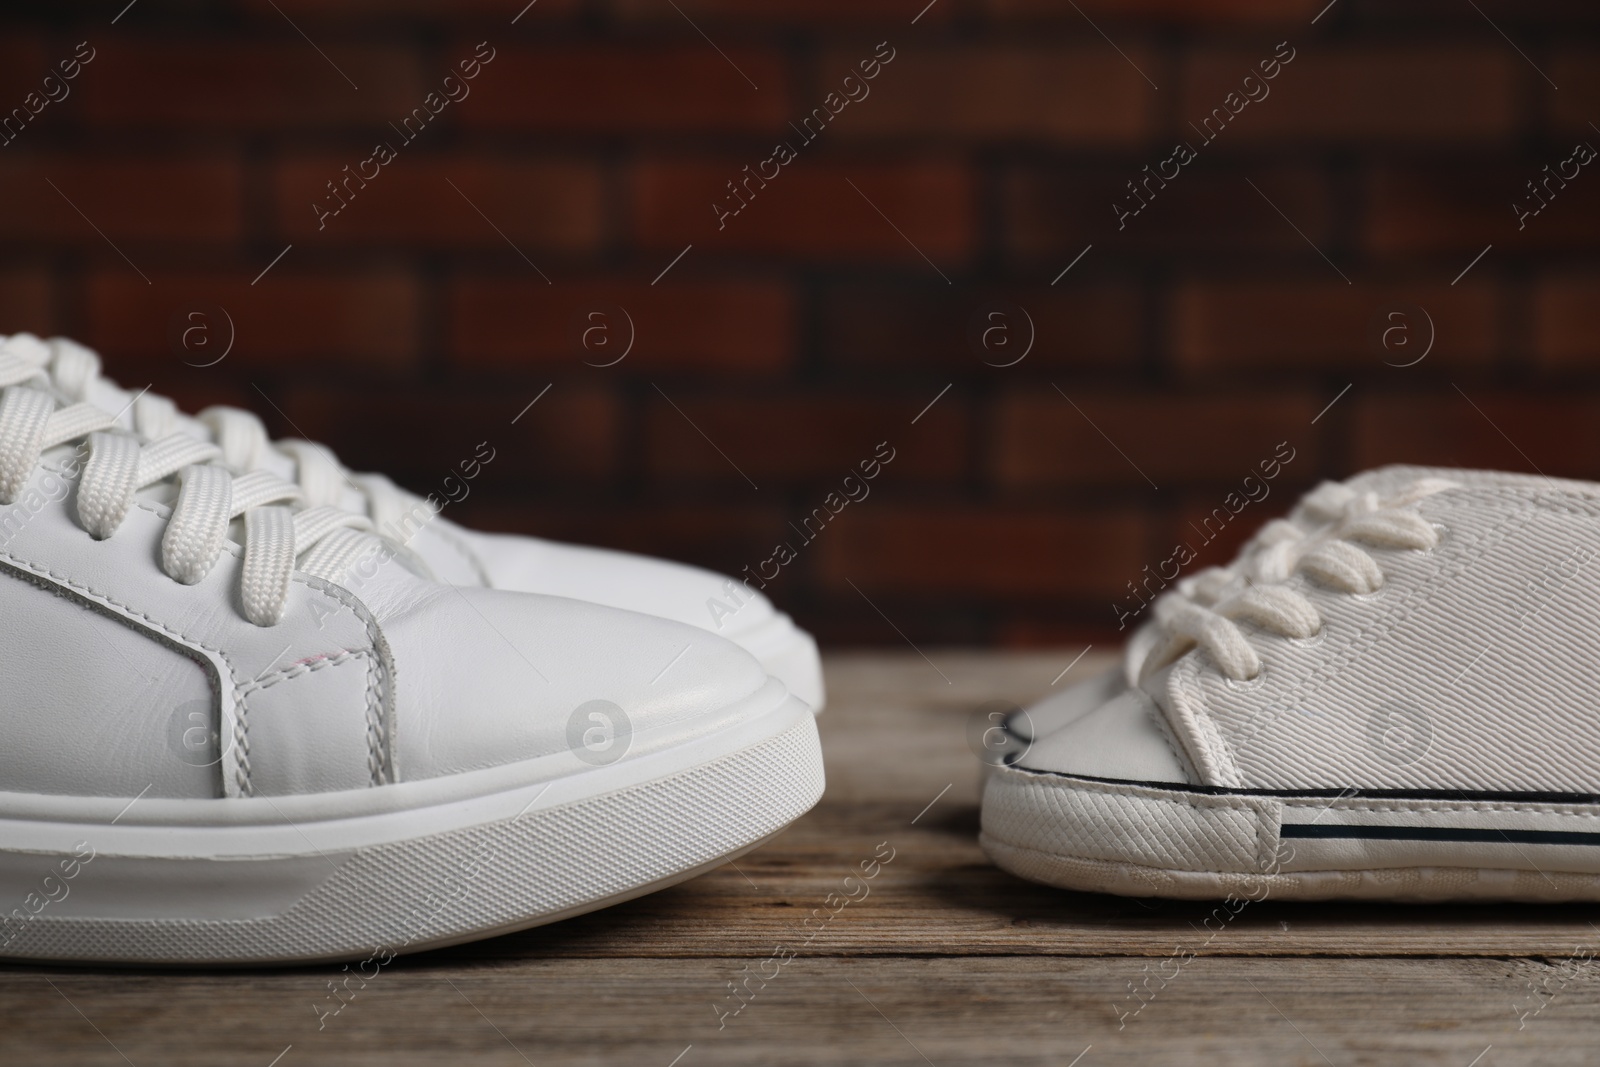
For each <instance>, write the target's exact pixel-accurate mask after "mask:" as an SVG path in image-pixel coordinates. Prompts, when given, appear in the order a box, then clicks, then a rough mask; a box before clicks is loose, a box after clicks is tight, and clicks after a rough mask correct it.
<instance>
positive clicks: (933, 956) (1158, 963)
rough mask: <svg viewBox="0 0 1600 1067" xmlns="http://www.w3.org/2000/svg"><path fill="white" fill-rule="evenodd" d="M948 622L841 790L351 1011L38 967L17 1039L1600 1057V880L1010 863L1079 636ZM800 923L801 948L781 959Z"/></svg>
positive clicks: (721, 1050) (267, 975) (216, 986)
mask: <svg viewBox="0 0 1600 1067" xmlns="http://www.w3.org/2000/svg"><path fill="white" fill-rule="evenodd" d="M928 652H929V655H930V656H931V658H932V664H936V665H937V666H936V667H935V666H934V665H931V664H930V662H929V661H928V660H927V659H924V658H923V657H922V656H921V655H918V654H916V653H910V652H908V653H906V654H904V655H900V654H881V653H874V654H870V655H869V654H853V655H842V656H835V657H832V658H831V659H830V660H829V663H828V677H829V683H830V691H831V694H832V704H831V706H830V708H829V710H828V711H827V712H826V713H825V714H824V715H823V717H822V720H821V726H822V733H823V738H824V743H825V745H826V748H827V758H828V793H827V796H826V798H825V799H824V800H823V802H822V804H821V805H820V806H819V807H818V808H817V809H816V810H815V811H813V812H812V813H811V814H810V815H808V816H807V817H806V818H804V819H802V820H801V821H800V822H799V823H797V824H796V825H795V826H794V827H792V828H791V829H789V830H788V831H787V832H785V833H784V834H783V835H781V836H780V837H778V838H777V839H776V840H774V841H773V842H771V843H770V844H768V845H767V846H765V847H764V848H762V849H760V850H758V851H757V852H754V853H752V854H750V855H749V856H746V857H745V858H743V859H741V860H740V861H739V862H738V864H737V866H725V867H723V868H721V869H719V870H717V871H714V872H712V873H711V874H708V875H706V876H704V877H701V878H699V879H696V880H695V881H692V882H689V883H686V884H684V885H681V886H678V887H676V888H674V889H670V890H667V891H665V892H662V893H658V894H656V895H654V896H651V897H647V898H645V899H642V900H638V901H634V902H632V903H629V904H626V905H622V906H620V907H616V908H611V909H609V910H606V911H602V912H598V913H595V914H593V915H589V916H585V917H583V918H580V919H575V920H571V921H569V922H565V923H560V924H557V925H554V926H548V927H544V928H541V929H537V930H531V931H528V932H526V933H522V934H517V935H513V936H509V937H502V938H497V939H495V940H492V941H486V942H479V943H477V944H472V945H466V946H462V947H459V948H455V949H450V950H446V951H441V952H434V953H429V954H425V955H421V956H416V957H409V958H401V959H399V960H396V961H395V962H394V963H392V964H390V965H389V966H388V967H386V968H384V970H383V971H382V972H381V973H380V974H379V975H378V977H376V978H374V979H373V980H372V981H370V982H369V983H368V984H367V985H366V987H365V988H364V989H361V990H360V991H359V992H358V993H357V995H356V997H355V999H354V1000H352V1001H350V1003H349V1004H348V1005H346V1007H345V1008H344V1009H343V1010H342V1011H341V1012H340V1013H339V1014H338V1015H336V1016H331V1017H328V1018H326V1019H325V1020H323V1022H325V1025H324V1026H323V1028H322V1029H321V1030H320V1031H319V1029H318V1024H319V1015H318V1011H317V1006H318V1005H324V1006H326V1005H327V1003H328V1001H327V1000H326V999H325V997H326V994H327V985H326V983H327V982H328V980H329V979H330V978H332V977H334V976H335V975H336V974H337V973H338V972H337V971H336V970H335V969H333V968H326V967H323V968H301V969H292V970H278V971H257V972H247V973H240V972H215V973H204V972H182V973H173V972H159V971H113V970H101V969H90V970H83V969H68V968H33V967H21V966H14V965H13V966H8V967H5V968H3V969H0V1064H7V1065H9V1064H13V1063H15V1064H33V1063H40V1064H43V1063H74V1064H77V1063H84V1064H97V1063H106V1064H120V1063H132V1064H136V1065H139V1067H145V1065H146V1064H207V1065H210V1064H224V1063H225V1064H245V1065H259V1067H268V1065H269V1064H272V1063H273V1062H274V1058H275V1057H278V1056H280V1055H281V1056H282V1058H281V1060H278V1061H277V1062H278V1065H279V1067H300V1065H306V1064H387V1063H463V1062H468V1061H470V1062H472V1063H474V1064H512V1065H515V1064H524V1063H533V1064H538V1065H539V1067H545V1065H550V1064H557V1065H560V1064H642V1065H647V1067H671V1065H673V1064H674V1063H676V1064H677V1067H698V1065H702V1064H790V1063H793V1064H800V1063H827V1064H834V1063H848V1064H865V1063H894V1064H913V1065H915V1064H924V1063H931V1064H936V1065H938V1067H946V1065H955V1064H980V1063H982V1064H987V1063H1015V1064H1040V1065H1045V1064H1049V1065H1058V1067H1067V1065H1070V1064H1073V1063H1074V1062H1075V1057H1079V1056H1080V1055H1081V1056H1082V1058H1081V1059H1078V1060H1076V1063H1077V1064H1078V1065H1079V1067H1099V1065H1102V1064H1130V1065H1131V1064H1138V1065H1141V1067H1145V1065H1152V1064H1183V1063H1219V1064H1223V1063H1225V1064H1323V1063H1327V1064H1334V1065H1338V1067H1343V1065H1345V1064H1390V1063H1393V1064H1429V1065H1431V1064H1440V1065H1449V1067H1469V1065H1470V1067H1490V1065H1501V1067H1504V1065H1507V1064H1567V1063H1571V1064H1590V1063H1594V1062H1597V1061H1600V961H1590V960H1589V959H1588V957H1590V956H1594V955H1600V930H1597V928H1596V926H1595V925H1591V920H1595V919H1600V909H1596V908H1587V907H1545V908H1538V907H1530V906H1501V907H1461V908H1438V907H1401V906H1393V907H1376V906H1354V905H1316V904H1298V905H1296V904H1281V903H1275V902H1272V901H1267V902H1265V903H1262V904H1258V905H1251V906H1249V907H1247V908H1246V909H1245V910H1244V911H1243V912H1241V913H1240V914H1239V915H1238V916H1237V918H1235V919H1233V920H1232V921H1231V922H1229V923H1228V924H1227V925H1226V926H1225V927H1224V928H1223V929H1222V930H1221V932H1220V933H1216V934H1212V933H1210V932H1209V931H1208V930H1207V929H1206V928H1205V927H1203V926H1202V922H1203V921H1204V919H1205V918H1206V916H1207V915H1208V914H1210V913H1211V911H1212V907H1211V906H1209V905H1204V904H1199V903H1193V902H1187V903H1182V902H1160V901H1135V900H1126V899H1120V898H1115V897H1100V896H1088V895H1083V894H1073V893H1064V892H1058V891H1055V890H1050V889H1047V888H1045V887H1042V886H1035V885H1031V884H1029V883H1025V882H1022V881H1019V880H1017V879H1015V878H1012V877H1010V876H1009V875H1006V874H1003V873H1001V872H1000V871H998V870H996V869H995V868H994V867H992V866H991V865H990V864H989V863H988V861H987V860H986V859H985V857H984V855H983V853H982V851H981V850H980V849H979V848H978V846H977V843H976V832H977V799H978V780H979V779H978V765H977V761H976V760H975V758H974V757H973V756H972V754H971V753H970V751H969V749H968V747H967V742H966V723H967V719H968V716H969V715H971V714H972V712H973V711H974V710H975V709H977V708H978V707H980V706H981V705H983V704H984V703H985V702H987V701H992V700H996V699H1002V700H1011V701H1015V702H1018V703H1025V702H1027V701H1028V700H1030V699H1032V698H1034V697H1037V696H1038V695H1040V694H1043V693H1045V692H1048V691H1049V690H1050V688H1051V680H1052V679H1053V678H1055V677H1056V676H1057V674H1058V673H1059V672H1060V671H1061V669H1062V668H1063V667H1064V666H1066V665H1067V663H1068V662H1070V661H1071V658H1072V656H1073V655H1075V654H1076V652H1077V650H1075V649H1074V650H1070V651H1069V652H1067V653H1064V654H1041V655H1025V656H1018V655H993V654H974V653H958V652H950V651H939V650H931V649H930V650H928ZM1104 662H1106V661H1105V660H1100V659H1098V658H1097V657H1096V656H1094V655H1091V656H1090V657H1088V658H1086V659H1085V660H1083V661H1082V662H1081V663H1079V664H1077V666H1075V667H1074V668H1073V669H1072V671H1071V672H1070V673H1069V674H1068V675H1067V677H1066V678H1065V679H1063V680H1062V681H1061V683H1060V684H1061V685H1066V684H1069V683H1070V682H1071V681H1073V680H1075V679H1078V678H1082V677H1087V675H1088V674H1089V673H1090V672H1091V671H1093V670H1095V669H1098V668H1099V667H1100V666H1101V665H1102V664H1103V663H1104ZM946 679H948V681H947V680H946ZM884 842H887V849H892V850H893V853H894V858H893V860H892V861H891V862H889V863H888V864H887V865H884V866H883V867H882V868H881V869H880V870H879V873H878V875H877V877H876V878H874V879H872V880H871V881H870V882H869V883H867V890H866V894H867V895H866V896H865V897H861V898H860V899H857V900H856V901H854V902H853V903H850V904H848V905H843V906H842V907H841V910H839V911H838V913H837V914H836V916H835V917H834V918H833V919H832V920H831V921H830V922H828V923H827V924H826V925H825V926H824V927H823V928H822V930H821V932H820V933H818V934H817V935H815V936H814V937H812V938H811V940H810V941H809V942H806V937H807V934H806V932H804V931H803V930H802V928H801V925H800V923H801V919H802V918H803V917H805V916H807V915H809V914H811V913H812V911H813V909H825V908H826V905H825V901H826V900H827V899H828V895H829V894H830V893H835V894H845V893H849V894H851V895H854V896H857V897H860V894H861V892H862V891H861V889H860V888H858V883H856V882H851V883H846V882H845V881H844V880H845V878H846V876H847V875H849V874H851V873H852V872H856V871H857V870H858V867H859V864H860V863H861V862H862V861H864V860H870V859H871V858H872V857H873V855H874V853H875V852H878V853H880V854H886V852H887V849H886V848H885V847H884V845H883V843H884ZM838 899H839V898H835V901H834V906H835V907H840V905H839V904H838ZM1213 925H1215V923H1214V924H1213ZM779 944H782V945H786V946H788V947H789V949H790V950H791V951H793V952H794V955H793V958H792V959H786V960H784V961H783V962H782V963H781V964H779V963H772V962H768V961H769V960H770V959H771V958H772V957H773V955H774V947H775V946H776V945H779ZM747 967H748V970H746V969H745V968H747ZM763 973H764V974H767V975H772V974H774V973H775V974H776V977H771V978H770V979H769V980H768V981H766V983H765V985H764V986H763V985H761V982H760V979H759V978H756V979H752V980H751V981H750V982H748V987H749V988H750V989H756V990H759V991H758V992H756V993H755V995H754V996H749V997H748V1003H747V1004H746V1006H745V1007H744V1008H743V1010H742V1011H740V1012H739V1014H737V1015H730V1016H728V1017H727V1018H726V1019H723V1020H721V1024H720V1025H719V1016H718V1014H717V1006H718V1005H720V1006H721V1007H722V1009H723V1010H731V1009H732V1008H733V1007H735V1006H737V1005H738V1003H739V1001H736V1000H733V999H731V998H730V997H729V994H728V983H729V982H730V981H734V980H738V979H741V978H743V977H745V976H747V975H752V974H754V975H761V974H763ZM1134 985H1137V986H1138V987H1139V988H1140V990H1141V993H1142V998H1140V997H1136V996H1135V995H1133V994H1132V993H1131V992H1130V988H1131V987H1132V986H1134ZM747 996H748V995H747ZM1141 1005H1142V1008H1141ZM1136 1009H1139V1010H1137V1013H1135V1011H1136ZM1091 1046H1092V1047H1091ZM1085 1049H1087V1050H1088V1051H1087V1052H1085ZM680 1056H681V1058H678V1057H680Z"/></svg>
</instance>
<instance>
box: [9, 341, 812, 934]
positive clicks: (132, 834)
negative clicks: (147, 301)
mask: <svg viewBox="0 0 1600 1067" xmlns="http://www.w3.org/2000/svg"><path fill="white" fill-rule="evenodd" d="M0 386H5V387H6V388H5V389H4V392H3V393H0V671H3V673H4V677H5V679H6V690H7V699H6V701H5V704H4V708H3V710H0V722H3V732H4V736H5V744H4V745H0V956H7V957H16V958H26V959H36V960H72V961H126V962H161V963H188V964H198V963H204V964H211V963H229V964H231V963H246V962H266V961H271V962H283V961H291V960H322V959H361V958H363V957H365V958H367V959H368V960H369V961H374V960H376V958H377V957H379V956H380V955H381V956H382V959H381V960H376V963H375V965H376V966H381V965H382V964H383V963H386V962H388V960H389V959H391V958H393V956H394V955H395V954H398V953H401V952H407V951H416V950H419V949H423V948H429V947H434V946H439V945H446V944H451V943H454V942H459V941H466V940H471V939H474V938H479V937H485V936H488V935H491V934H495V933H499V932H503V931H509V930H515V929H519V928H522V927H526V926H532V925H535V924H538V923H543V922H548V921H551V920H554V919H559V918H562V917H565V916H568V915H573V914H577V913H579V912H583V911H588V910H591V909H593V908H597V907H600V906H602V905H605V904H609V903H613V902H616V901H620V900H626V899H628V898H630V897H633V896H637V895H639V894H641V893H645V892H648V891H650V890H652V889H655V888H658V887H661V886H664V885H669V884H672V883H674V882H677V881H680V880H682V879H685V878H688V877H690V876H692V875H694V874H696V873H698V872H701V871H704V870H706V869H708V868H710V867H712V866H714V865H717V864H720V863H722V862H724V861H725V860H726V859H727V858H728V857H730V856H735V855H738V854H740V853H741V852H742V851H744V850H747V849H749V848H752V847H754V846H755V845H756V844H758V843H760V842H761V841H763V840H764V839H766V838H767V837H769V836H771V835H772V834H774V833H776V832H777V831H779V830H780V829H782V828H783V827H784V826H786V825H787V824H788V823H789V822H791V821H792V820H794V819H795V818H797V817H798V816H799V815H800V814H802V813H803V812H804V811H806V810H807V809H808V808H810V807H811V805H812V804H814V803H815V802H816V800H817V798H818V797H819V796H820V794H821V791H822V785H823V777H822V760H821V750H820V746H819V745H818V742H817V733H816V725H815V722H814V721H813V717H812V715H811V713H810V711H809V709H808V708H807V707H806V706H805V705H804V703H802V702H801V701H800V700H799V699H797V698H795V697H794V696H793V695H792V694H790V693H789V692H788V690H787V689H786V688H785V687H784V685H783V684H782V683H781V682H779V681H777V680H775V679H772V678H769V677H768V675H767V673H766V671H765V670H763V669H762V667H761V665H760V664H759V663H757V662H756V660H755V659H754V658H752V657H751V656H750V655H749V654H748V653H747V652H745V651H744V650H743V649H741V648H739V647H738V646H737V645H734V644H733V643H731V642H728V641H725V640H722V639H721V638H718V637H716V636H714V635H712V634H710V633H707V632H706V631H705V630H703V629H700V628H695V627H690V626H684V625H682V624H680V623H676V622H672V621H670V620H667V619H662V618H657V617H653V616H648V615H642V614H637V613H634V612H627V611H620V610H617V609H614V608H608V607H603V606H600V605H596V604H590V603H583V602H580V601H575V600H569V599H565V598H560V597H547V596H538V595H532V594H523V593H511V592H504V591H500V590H493V589H481V588H460V587H455V586H449V585H441V584H438V583H435V582H432V581H428V580H424V579H423V578H420V577H418V576H417V575H416V574H414V573H412V572H411V571H410V570H408V569H407V566H406V556H405V552H404V549H402V548H400V547H399V546H397V545H395V544H393V543H392V542H389V541H386V540H382V539H380V538H378V537H376V536H374V535H373V534H371V533H369V532H367V531H369V530H370V529H371V523H370V522H369V521H368V520H367V519H365V518H361V517H358V516H355V515H353V514H351V513H349V512H347V511H341V510H339V509H337V508H333V507H328V506H322V507H312V508H304V507H302V506H301V505H300V503H299V497H300V489H299V487H297V486H296V485H294V484H293V483H289V482H286V481H284V480H282V479H279V478H277V477H276V476H274V475H272V474H269V473H266V472H264V471H254V472H251V473H248V474H243V475H237V476H236V475H234V474H233V473H231V472H230V471H229V470H228V469H226V468H224V467H223V466H220V465H218V464H217V463H216V462H215V460H216V458H217V456H218V454H219V449H218V448H217V447H216V446H215V445H212V444H207V443H203V442H200V441H197V440H195V439H194V438H192V437H188V436H186V435H183V434H174V435H171V436H168V437H165V438H162V439H160V440H156V441H150V442H147V441H145V440H143V439H142V438H139V437H136V436H134V435H131V434H129V433H127V432H125V431H122V430H116V429H113V427H114V426H115V423H116V420H115V418H114V417H113V416H111V415H109V414H107V413H104V412H102V411H100V410H98V409H96V408H94V407H92V406H90V405H87V404H81V403H78V404H70V405H68V404H66V403H65V400H64V398H62V397H60V396H59V395H58V394H55V393H53V392H51V391H50V383H49V382H48V380H47V379H46V378H45V377H44V376H43V375H41V374H38V372H37V368H36V367H34V366H33V365H31V364H29V363H27V362H26V361H23V360H19V359H17V358H16V357H15V356H14V355H9V354H6V353H3V352H0Z"/></svg>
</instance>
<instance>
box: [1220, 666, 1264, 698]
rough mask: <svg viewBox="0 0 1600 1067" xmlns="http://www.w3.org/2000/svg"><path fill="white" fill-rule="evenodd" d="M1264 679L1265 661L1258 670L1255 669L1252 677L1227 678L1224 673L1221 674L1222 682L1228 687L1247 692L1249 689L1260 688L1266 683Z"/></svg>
mask: <svg viewBox="0 0 1600 1067" xmlns="http://www.w3.org/2000/svg"><path fill="white" fill-rule="evenodd" d="M1266 681H1267V665H1266V664H1265V663H1263V664H1262V665H1261V669H1260V670H1258V671H1256V673H1255V677H1254V678H1229V677H1228V676H1227V675H1226V674H1224V675H1223V676H1222V684H1224V685H1226V686H1227V687H1228V688H1229V689H1236V690H1239V691H1241V692H1247V691H1249V690H1251V689H1260V688H1261V687H1262V686H1263V685H1265V684H1266Z"/></svg>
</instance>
